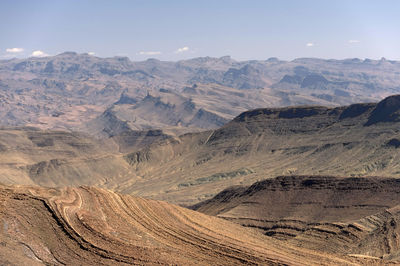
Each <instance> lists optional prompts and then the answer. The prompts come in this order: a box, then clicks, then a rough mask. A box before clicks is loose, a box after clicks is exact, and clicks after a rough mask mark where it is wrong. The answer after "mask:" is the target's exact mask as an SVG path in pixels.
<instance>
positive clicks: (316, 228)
mask: <svg viewBox="0 0 400 266" xmlns="http://www.w3.org/2000/svg"><path fill="white" fill-rule="evenodd" d="M399 192H400V180H399V179H395V178H376V177H374V178H354V177H353V178H338V177H331V176H280V177H277V178H273V179H267V180H263V181H259V182H256V183H254V184H253V185H251V186H248V187H245V186H237V187H231V188H228V189H226V190H224V191H222V192H221V193H219V194H218V195H216V196H215V197H214V198H212V199H210V200H207V201H205V202H202V203H199V204H197V205H195V206H193V207H192V209H195V210H197V211H200V212H203V213H206V214H210V215H215V216H217V217H221V218H224V219H226V220H230V221H234V222H236V223H239V224H241V225H243V226H245V227H250V228H256V229H258V230H260V232H261V233H263V234H265V235H268V236H271V237H274V238H276V239H282V240H285V241H287V242H288V243H291V244H294V245H297V246H301V247H307V248H310V249H313V250H319V251H329V252H334V253H338V254H362V255H365V256H374V257H380V258H384V259H386V260H398V259H399V258H400V257H399V256H400V245H399V243H398V241H397V239H398V238H399V236H400V229H399V222H400V205H399V202H400V194H399Z"/></svg>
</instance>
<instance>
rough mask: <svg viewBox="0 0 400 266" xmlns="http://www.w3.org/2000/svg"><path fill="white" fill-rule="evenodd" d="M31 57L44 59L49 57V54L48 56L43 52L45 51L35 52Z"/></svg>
mask: <svg viewBox="0 0 400 266" xmlns="http://www.w3.org/2000/svg"><path fill="white" fill-rule="evenodd" d="M31 56H34V57H44V56H48V54H46V53H45V52H43V51H40V50H37V51H33V52H32V54H31Z"/></svg>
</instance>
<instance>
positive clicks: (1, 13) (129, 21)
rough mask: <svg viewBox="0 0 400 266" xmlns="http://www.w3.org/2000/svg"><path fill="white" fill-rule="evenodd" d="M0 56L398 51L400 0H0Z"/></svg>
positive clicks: (285, 55) (392, 55)
mask: <svg viewBox="0 0 400 266" xmlns="http://www.w3.org/2000/svg"><path fill="white" fill-rule="evenodd" d="M0 36H1V37H0V57H1V58H9V57H28V56H31V55H32V53H33V55H35V56H43V55H46V54H49V55H55V54H58V53H61V52H64V51H76V52H79V53H83V52H91V53H95V55H97V56H101V57H110V56H115V55H119V56H128V57H130V58H131V59H132V60H144V59H146V58H149V57H154V58H158V59H161V60H179V59H184V58H191V57H199V56H213V57H219V56H224V55H231V56H232V57H233V58H235V59H238V60H243V59H266V58H269V57H278V58H280V59H294V58H298V57H321V58H337V59H342V58H353V57H359V58H373V59H378V58H381V57H386V58H387V59H397V60H400V1H396V0H393V1H389V0H387V1H385V0H379V1H378V0H376V1H367V0H359V1H357V0H343V1H340V0H335V1H333V0H329V1H328V0H326V1H324V0H315V1H312V0H309V1H307V0H301V1H300V0H299V1H289V0H286V1H285V0H276V1H266V0H264V1H251V0H242V1H233V0H230V1H224V0H211V1H209V0H201V1H200V0H196V1H194V0H193V1H189V0H186V1H173V0H160V1H151V0H143V1H134V0H132V1H118V0H112V1H111V0H109V1H101V0H93V1H85V0H79V1H72V0H69V1H62V0H48V1H44V0H43V1H42V0H35V1H33V0H26V1H19V0H1V1H0Z"/></svg>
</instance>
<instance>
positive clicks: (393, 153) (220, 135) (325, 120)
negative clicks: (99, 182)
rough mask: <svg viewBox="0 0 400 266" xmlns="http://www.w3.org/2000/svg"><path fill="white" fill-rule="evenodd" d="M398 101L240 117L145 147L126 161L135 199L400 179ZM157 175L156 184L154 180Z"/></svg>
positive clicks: (188, 198)
mask: <svg viewBox="0 0 400 266" xmlns="http://www.w3.org/2000/svg"><path fill="white" fill-rule="evenodd" d="M399 108H400V96H391V97H388V98H386V99H385V100H383V101H381V102H380V103H379V104H355V105H350V106H345V107H337V108H327V107H315V106H314V107H310V106H305V107H287V108H268V109H256V110H252V111H248V112H244V113H242V114H241V115H239V116H238V117H236V118H235V119H234V120H233V121H231V122H230V123H228V124H226V125H225V126H223V127H221V128H219V129H217V130H213V131H207V132H202V133H194V134H186V135H183V136H181V137H179V138H178V139H168V140H166V141H164V142H162V143H157V145H150V146H149V147H147V148H145V149H142V150H140V151H138V152H135V153H132V154H130V155H128V156H127V157H126V158H127V160H128V161H129V162H130V164H131V165H132V167H133V168H134V169H135V171H136V173H137V175H138V176H140V177H142V178H143V179H140V180H138V181H137V182H136V183H135V184H134V185H133V184H130V183H125V184H120V188H121V191H122V192H124V193H137V194H140V195H145V196H152V197H156V198H158V199H164V200H168V201H170V202H177V203H183V204H191V203H192V204H193V203H195V202H198V201H201V200H203V199H206V198H209V197H210V196H212V195H213V194H215V193H217V192H218V191H221V190H222V189H224V188H226V187H228V186H231V185H239V184H245V185H250V184H251V183H253V182H255V181H257V180H260V179H265V178H268V177H274V176H278V175H282V174H314V175H315V174H317V175H319V174H324V175H343V176H392V177H398V176H399V175H400V157H399V156H400V155H399V152H398V149H399V147H400V144H399V143H400V130H399V124H398V122H397V120H396V119H397V117H398V115H397V114H398V111H399ZM160 177H162V178H160Z"/></svg>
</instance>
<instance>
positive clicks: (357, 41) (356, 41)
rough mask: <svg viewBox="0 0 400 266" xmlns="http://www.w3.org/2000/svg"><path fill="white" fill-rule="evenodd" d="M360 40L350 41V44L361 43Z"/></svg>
mask: <svg viewBox="0 0 400 266" xmlns="http://www.w3.org/2000/svg"><path fill="white" fill-rule="evenodd" d="M359 42H360V41H359V40H349V43H359Z"/></svg>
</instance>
